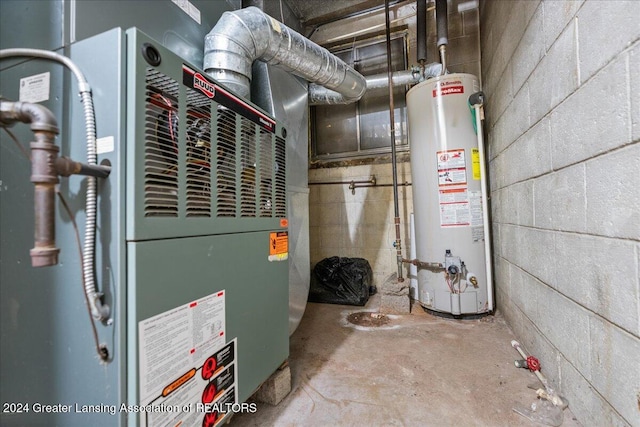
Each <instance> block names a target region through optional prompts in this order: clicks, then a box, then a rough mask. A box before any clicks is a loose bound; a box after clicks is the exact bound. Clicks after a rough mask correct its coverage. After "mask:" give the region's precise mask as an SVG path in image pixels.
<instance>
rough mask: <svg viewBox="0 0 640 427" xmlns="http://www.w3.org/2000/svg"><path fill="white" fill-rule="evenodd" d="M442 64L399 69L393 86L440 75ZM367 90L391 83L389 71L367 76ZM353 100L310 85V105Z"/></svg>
mask: <svg viewBox="0 0 640 427" xmlns="http://www.w3.org/2000/svg"><path fill="white" fill-rule="evenodd" d="M441 70H442V64H440V63H438V62H434V63H432V64H428V65H426V66H425V67H424V70H418V71H413V70H405V71H397V72H395V73H393V74H392V84H393V86H404V85H410V84H415V83H419V82H421V81H422V80H424V79H430V78H432V77H437V76H439V75H440V74H442V73H441ZM365 81H366V85H367V90H373V89H380V88H385V87H387V86H388V85H389V79H388V74H387V73H382V74H375V75H372V76H365ZM351 102H353V101H352V100H349V99H346V98H345V97H344V96H343V95H342V94H340V93H338V92H336V91H334V90H331V89H327V88H326V87H322V86H318V85H310V86H309V105H327V104H349V103H351Z"/></svg>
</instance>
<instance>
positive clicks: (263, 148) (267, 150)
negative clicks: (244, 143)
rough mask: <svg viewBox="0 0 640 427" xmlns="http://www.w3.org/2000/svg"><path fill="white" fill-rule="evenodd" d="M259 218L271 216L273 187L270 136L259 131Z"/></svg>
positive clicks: (263, 131)
mask: <svg viewBox="0 0 640 427" xmlns="http://www.w3.org/2000/svg"><path fill="white" fill-rule="evenodd" d="M259 144H260V148H259V154H260V161H259V165H260V166H259V171H260V216H261V217H270V216H273V186H272V181H273V180H272V176H273V172H274V167H275V165H274V163H273V144H272V142H271V134H270V133H268V132H266V131H265V130H263V129H260V140H259Z"/></svg>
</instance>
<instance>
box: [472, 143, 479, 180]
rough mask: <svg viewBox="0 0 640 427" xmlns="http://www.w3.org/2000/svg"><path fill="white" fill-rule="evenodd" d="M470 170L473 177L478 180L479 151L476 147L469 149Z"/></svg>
mask: <svg viewBox="0 0 640 427" xmlns="http://www.w3.org/2000/svg"><path fill="white" fill-rule="evenodd" d="M471 172H472V174H473V179H475V180H476V181H479V180H480V151H479V150H478V149H477V148H472V149H471Z"/></svg>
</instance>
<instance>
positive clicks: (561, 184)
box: [480, 0, 640, 426]
mask: <svg viewBox="0 0 640 427" xmlns="http://www.w3.org/2000/svg"><path fill="white" fill-rule="evenodd" d="M639 17H640V2H637V1H606V2H605V1H584V2H583V1H553V0H550V1H539V0H526V1H481V13H480V27H481V48H482V75H483V80H484V84H483V89H484V92H485V94H486V95H487V97H488V102H487V104H486V126H487V131H488V149H489V156H488V157H489V161H490V164H489V171H490V181H491V182H490V188H491V205H492V214H493V219H492V225H493V239H494V241H493V244H494V263H495V283H496V297H497V307H498V309H499V310H501V311H502V312H503V313H504V315H505V318H506V319H507V321H508V323H509V325H510V326H511V327H512V329H513V330H514V332H515V334H516V336H518V337H519V339H520V341H521V343H522V344H523V345H524V347H525V348H526V349H527V350H528V351H529V352H531V353H533V354H535V355H536V356H537V357H539V358H540V360H541V363H542V371H543V372H544V374H545V375H547V376H548V377H549V378H550V379H551V381H552V382H553V384H554V385H555V386H556V387H557V388H558V389H559V390H560V391H561V393H562V394H563V395H564V396H565V397H566V398H568V400H569V403H570V407H571V410H572V412H573V413H574V414H575V415H576V417H577V418H578V420H579V421H580V422H582V423H583V424H584V425H585V426H605V425H606V426H618V425H635V426H638V425H640V369H639V368H638V366H640V338H639V337H640V279H639V270H638V268H639V267H638V264H639V263H640V261H639V258H640V41H639V40H640V24H638V18H639ZM515 356H516V353H515V351H514V358H515Z"/></svg>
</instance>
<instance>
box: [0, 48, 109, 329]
mask: <svg viewBox="0 0 640 427" xmlns="http://www.w3.org/2000/svg"><path fill="white" fill-rule="evenodd" d="M9 57H32V58H43V59H48V60H51V61H56V62H59V63H61V64H63V65H64V66H66V67H67V68H69V70H71V72H72V73H73V75H74V76H75V77H76V79H77V80H78V90H79V92H80V98H81V100H82V105H83V109H84V119H85V129H86V135H87V162H88V163H89V165H96V164H97V148H96V121H95V113H94V109H93V98H92V97H91V87H90V86H89V83H88V82H87V79H86V78H85V77H84V74H83V73H82V71H80V69H79V68H78V66H77V65H76V64H74V63H73V61H71V59H69V58H67V57H66V56H63V55H60V54H57V53H55V52H51V51H48V50H40V49H3V50H0V59H3V58H9ZM96 187H97V185H96V178H95V177H92V176H89V177H87V200H86V207H85V210H86V221H85V235H84V248H83V251H82V272H83V278H84V288H85V293H86V295H87V299H88V301H89V304H90V307H91V314H92V315H93V317H94V318H95V319H96V320H99V321H104V320H107V319H108V318H109V306H108V305H106V304H102V300H101V297H102V295H101V294H99V293H98V292H97V290H96V280H95V266H94V258H95V240H96V210H97V190H96Z"/></svg>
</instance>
